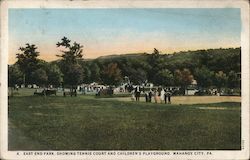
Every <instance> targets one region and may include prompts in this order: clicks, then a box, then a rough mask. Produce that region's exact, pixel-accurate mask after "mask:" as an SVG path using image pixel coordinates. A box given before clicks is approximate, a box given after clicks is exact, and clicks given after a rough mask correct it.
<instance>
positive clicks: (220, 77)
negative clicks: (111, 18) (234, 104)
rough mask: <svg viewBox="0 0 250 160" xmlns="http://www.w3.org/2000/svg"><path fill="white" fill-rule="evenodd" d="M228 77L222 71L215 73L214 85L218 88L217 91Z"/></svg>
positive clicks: (224, 84) (225, 82) (223, 85)
mask: <svg viewBox="0 0 250 160" xmlns="http://www.w3.org/2000/svg"><path fill="white" fill-rule="evenodd" d="M227 80H228V77H227V75H226V74H225V73H224V72H223V71H219V72H217V73H215V85H216V86H217V87H218V88H219V92H220V91H221V88H222V87H225V86H226V84H227Z"/></svg>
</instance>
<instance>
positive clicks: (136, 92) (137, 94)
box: [135, 86, 141, 101]
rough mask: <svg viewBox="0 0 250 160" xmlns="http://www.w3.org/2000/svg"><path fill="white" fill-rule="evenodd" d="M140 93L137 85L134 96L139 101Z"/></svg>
mask: <svg viewBox="0 0 250 160" xmlns="http://www.w3.org/2000/svg"><path fill="white" fill-rule="evenodd" d="M140 94H141V91H140V87H139V86H137V87H136V89H135V98H136V101H140Z"/></svg>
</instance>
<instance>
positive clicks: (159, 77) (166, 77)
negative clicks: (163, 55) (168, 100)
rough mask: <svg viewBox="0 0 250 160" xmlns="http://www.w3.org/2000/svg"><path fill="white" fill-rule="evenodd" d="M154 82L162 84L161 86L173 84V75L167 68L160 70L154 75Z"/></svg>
mask: <svg viewBox="0 0 250 160" xmlns="http://www.w3.org/2000/svg"><path fill="white" fill-rule="evenodd" d="M154 78H155V79H154V81H155V82H156V83H155V84H157V85H163V86H171V85H173V81H174V76H173V74H172V73H171V72H170V71H169V70H168V69H163V70H160V71H159V72H157V73H156V75H155V76H154Z"/></svg>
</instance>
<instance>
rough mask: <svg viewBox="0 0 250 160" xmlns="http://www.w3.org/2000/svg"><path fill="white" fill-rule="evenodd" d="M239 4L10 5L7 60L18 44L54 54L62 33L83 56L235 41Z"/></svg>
mask: <svg viewBox="0 0 250 160" xmlns="http://www.w3.org/2000/svg"><path fill="white" fill-rule="evenodd" d="M240 34H241V19H240V9H238V8H202V9H197V8H188V9H187V8H185V9H184V8H179V9H178V8H152V9H150V8H137V9H136V8H123V9H119V8H116V9H115V8H113V9H111V8H106V9H97V8H96V9H40V8H37V9H9V64H12V63H14V62H15V61H16V58H15V57H16V54H17V53H20V51H19V50H18V48H19V47H21V46H25V44H26V43H30V44H35V45H36V46H37V47H38V51H39V52H40V56H39V58H41V59H44V60H46V61H52V60H55V59H58V57H56V54H61V52H60V48H57V47H56V43H57V42H58V41H60V39H61V38H62V37H63V36H66V37H67V38H69V39H70V40H71V41H72V42H75V41H76V42H78V43H80V44H82V45H83V46H84V48H83V55H84V56H83V58H86V59H88V58H97V57H100V56H105V55H112V54H126V53H143V52H147V53H152V52H153V49H154V48H157V49H158V50H160V51H161V53H163V54H164V53H173V52H178V51H186V50H196V49H208V48H229V47H240Z"/></svg>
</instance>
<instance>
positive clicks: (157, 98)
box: [131, 86, 172, 104]
mask: <svg viewBox="0 0 250 160" xmlns="http://www.w3.org/2000/svg"><path fill="white" fill-rule="evenodd" d="M143 92H144V95H145V101H146V102H149V103H151V102H152V99H153V100H154V102H155V103H165V104H166V103H169V104H170V103H171V96H172V93H171V90H170V89H167V88H162V89H158V88H156V89H154V90H152V89H150V90H149V91H143ZM131 94H132V95H131V96H132V97H131V99H132V101H134V100H135V101H140V96H141V89H140V87H139V86H137V87H136V88H135V89H134V90H132V92H131Z"/></svg>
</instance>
